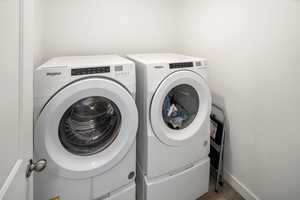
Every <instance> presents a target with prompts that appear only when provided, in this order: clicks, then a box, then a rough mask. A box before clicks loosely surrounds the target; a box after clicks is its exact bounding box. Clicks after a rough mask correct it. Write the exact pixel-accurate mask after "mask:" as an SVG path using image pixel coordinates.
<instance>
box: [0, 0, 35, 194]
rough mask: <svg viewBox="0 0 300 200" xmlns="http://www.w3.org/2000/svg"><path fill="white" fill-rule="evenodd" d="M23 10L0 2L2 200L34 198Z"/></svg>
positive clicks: (11, 0) (14, 1)
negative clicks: (29, 174) (28, 175)
mask: <svg viewBox="0 0 300 200" xmlns="http://www.w3.org/2000/svg"><path fill="white" fill-rule="evenodd" d="M28 3H30V2H29V1H28ZM28 5H29V4H28ZM30 6H31V5H30ZM23 8H24V7H23V5H22V4H21V3H20V1H19V0H0V27H1V28H0V29H1V30H0V76H1V77H0V91H1V94H0V97H1V99H0V126H1V129H0V163H1V167H0V199H3V200H15V199H18V200H31V199H32V178H26V177H25V172H26V168H27V164H28V160H29V159H31V158H32V59H31V56H30V50H29V51H27V52H26V53H25V52H24V54H23V53H22V52H23V50H24V48H25V46H26V48H27V42H26V44H25V42H24V41H25V40H23V39H24V37H26V38H27V36H28V35H27V34H29V32H27V33H26V36H24V35H22V36H21V34H20V33H22V32H23V31H24V29H23V20H21V17H20V16H21V13H23V11H24V10H23ZM26 12H27V11H26ZM29 18H30V17H29ZM29 18H28V19H26V21H27V20H29ZM26 23H27V22H26ZM27 28H29V27H27ZM23 36H24V37H23ZM23 56H24V57H23ZM25 57H26V59H24V58H25Z"/></svg>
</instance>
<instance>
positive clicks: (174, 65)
mask: <svg viewBox="0 0 300 200" xmlns="http://www.w3.org/2000/svg"><path fill="white" fill-rule="evenodd" d="M187 67H194V64H193V62H184V63H171V64H170V69H178V68H187Z"/></svg>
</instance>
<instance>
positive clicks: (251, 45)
mask: <svg viewBox="0 0 300 200" xmlns="http://www.w3.org/2000/svg"><path fill="white" fill-rule="evenodd" d="M181 4H182V5H181V6H180V7H181V8H182V10H183V12H182V15H181V16H182V17H181V18H180V24H181V28H182V30H184V31H183V32H181V34H182V38H181V40H180V41H181V45H180V46H181V52H183V53H186V54H192V55H196V56H204V57H207V58H208V60H209V64H210V86H211V88H212V90H213V91H214V92H215V93H216V94H217V102H218V103H221V104H223V105H225V108H226V110H227V112H228V116H229V122H230V133H229V136H228V140H227V148H226V155H225V157H226V158H225V159H226V165H225V168H226V171H227V172H228V173H227V179H228V180H229V181H231V183H232V184H234V185H235V186H237V187H236V188H237V189H243V188H240V186H241V185H238V184H242V185H243V186H245V188H244V189H246V190H247V189H248V190H250V191H246V190H244V191H243V190H240V191H241V192H243V194H244V196H246V197H247V198H248V199H252V198H257V199H261V200H283V199H286V200H298V199H300V189H299V188H300V156H299V150H300V132H299V130H300V125H299V124H300V118H299V116H300V105H299V103H300V84H299V80H300V1H299V0H227V1H218V0H182V1H181ZM239 181H240V182H239ZM251 192H252V198H251ZM255 196H256V197H255Z"/></svg>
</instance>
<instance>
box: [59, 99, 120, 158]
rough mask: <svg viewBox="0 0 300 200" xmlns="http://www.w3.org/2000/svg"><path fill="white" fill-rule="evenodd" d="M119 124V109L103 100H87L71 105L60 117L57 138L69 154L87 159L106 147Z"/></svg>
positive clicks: (109, 101) (115, 133)
mask: <svg viewBox="0 0 300 200" xmlns="http://www.w3.org/2000/svg"><path fill="white" fill-rule="evenodd" d="M120 124H121V113H120V110H119V108H118V107H117V106H116V105H115V103H113V102H112V101H111V100H109V99H107V98H105V97H88V98H84V99H82V100H80V101H78V102H76V103H74V104H73V105H72V106H71V107H70V108H69V109H68V110H67V111H66V112H65V113H64V115H63V117H62V119H61V121H60V125H59V139H60V141H61V143H62V145H63V146H64V147H65V148H66V149H67V150H68V151H69V152H71V153H73V154H76V155H80V156H88V155H93V154H96V153H99V152H101V151H103V150H104V149H105V148H107V147H108V146H109V145H110V144H111V143H112V142H113V141H114V139H115V138H116V137H117V135H118V133H119V129H120Z"/></svg>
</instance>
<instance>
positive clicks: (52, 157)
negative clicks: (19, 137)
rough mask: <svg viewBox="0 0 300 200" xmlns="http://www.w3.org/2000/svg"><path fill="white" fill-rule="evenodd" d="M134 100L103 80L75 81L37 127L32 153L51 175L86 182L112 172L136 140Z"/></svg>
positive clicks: (48, 108) (52, 102)
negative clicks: (85, 180) (44, 160)
mask: <svg viewBox="0 0 300 200" xmlns="http://www.w3.org/2000/svg"><path fill="white" fill-rule="evenodd" d="M137 126H138V114H137V109H136V105H135V101H134V98H133V97H132V96H131V94H130V93H129V92H128V91H127V90H126V89H125V88H124V87H123V86H121V85H120V84H118V83H117V82H115V81H112V80H108V79H104V78H89V79H83V80H79V81H76V82H74V83H72V84H70V85H68V86H66V87H65V88H63V89H61V90H60V91H59V92H58V93H57V94H55V95H54V96H53V97H52V98H51V99H50V100H49V101H48V103H47V104H46V106H45V107H44V108H43V110H42V112H41V113H40V115H39V117H38V121H37V124H36V127H35V152H37V154H38V157H40V158H46V159H47V161H48V165H49V166H48V168H49V170H50V171H52V172H53V173H55V174H58V175H60V176H64V177H70V178H87V177H91V176H95V175H99V174H101V173H103V172H105V171H106V170H108V169H110V168H112V167H113V166H114V165H115V164H116V163H118V162H119V161H120V160H122V158H123V157H124V156H125V155H126V154H127V152H128V151H129V150H130V148H131V147H132V145H133V144H134V141H135V136H136V131H137Z"/></svg>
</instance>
